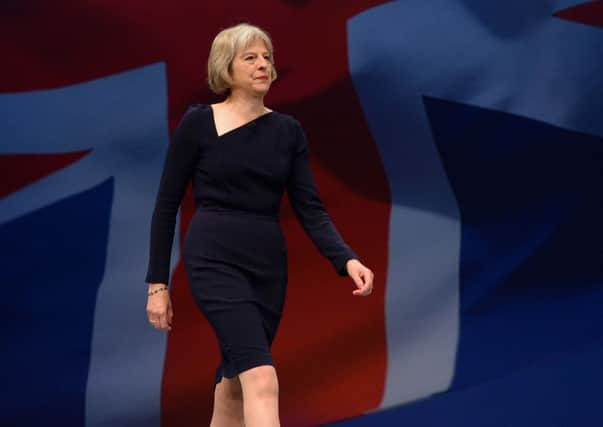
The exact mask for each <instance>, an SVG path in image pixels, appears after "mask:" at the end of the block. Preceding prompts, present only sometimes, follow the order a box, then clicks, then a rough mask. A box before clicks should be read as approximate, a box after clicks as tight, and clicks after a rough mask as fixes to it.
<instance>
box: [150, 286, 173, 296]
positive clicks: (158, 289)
mask: <svg viewBox="0 0 603 427" xmlns="http://www.w3.org/2000/svg"><path fill="white" fill-rule="evenodd" d="M167 290H168V287H167V286H164V287H163V288H157V289H154V290H152V291H151V292H149V293H148V294H147V295H149V296H151V295H153V294H156V293H157V292H161V291H167Z"/></svg>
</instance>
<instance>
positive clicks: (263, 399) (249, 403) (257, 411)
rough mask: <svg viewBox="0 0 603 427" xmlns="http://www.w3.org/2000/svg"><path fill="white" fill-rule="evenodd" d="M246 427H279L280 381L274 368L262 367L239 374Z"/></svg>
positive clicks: (269, 366)
mask: <svg viewBox="0 0 603 427" xmlns="http://www.w3.org/2000/svg"><path fill="white" fill-rule="evenodd" d="M239 378H240V380H241V387H242V389H243V412H244V414H245V427H279V426H280V421H279V414H278V379H277V376H276V370H275V369H274V366H271V365H262V366H258V367H255V368H252V369H248V370H246V371H244V372H241V373H240V374H239Z"/></svg>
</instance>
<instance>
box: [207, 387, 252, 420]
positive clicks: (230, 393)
mask: <svg viewBox="0 0 603 427" xmlns="http://www.w3.org/2000/svg"><path fill="white" fill-rule="evenodd" d="M244 426H245V424H244V423H243V392H242V389H241V382H240V381H239V377H233V378H231V379H228V378H226V377H222V381H220V382H219V383H218V384H216V390H215V392H214V412H213V414H212V416H211V423H210V427H244Z"/></svg>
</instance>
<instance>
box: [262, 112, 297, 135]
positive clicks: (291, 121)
mask: <svg viewBox="0 0 603 427" xmlns="http://www.w3.org/2000/svg"><path fill="white" fill-rule="evenodd" d="M270 115H271V116H272V117H274V118H275V119H276V121H277V122H278V123H280V124H281V125H282V126H284V127H286V128H287V129H289V130H293V131H295V130H297V129H298V128H301V123H300V122H299V120H297V119H296V118H295V117H294V116H293V115H291V114H289V113H285V112H281V111H278V110H271V111H270Z"/></svg>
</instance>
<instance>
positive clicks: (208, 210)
mask: <svg viewBox="0 0 603 427" xmlns="http://www.w3.org/2000/svg"><path fill="white" fill-rule="evenodd" d="M195 213H196V214H199V215H202V216H205V215H218V216H234V217H240V218H243V219H250V220H253V219H257V220H261V221H270V222H277V223H278V222H279V221H280V217H279V213H278V211H274V212H273V211H254V210H251V209H244V208H239V207H233V206H216V205H211V206H208V205H200V206H197V209H196V211H195Z"/></svg>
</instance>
